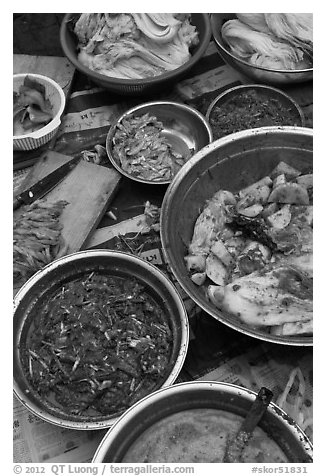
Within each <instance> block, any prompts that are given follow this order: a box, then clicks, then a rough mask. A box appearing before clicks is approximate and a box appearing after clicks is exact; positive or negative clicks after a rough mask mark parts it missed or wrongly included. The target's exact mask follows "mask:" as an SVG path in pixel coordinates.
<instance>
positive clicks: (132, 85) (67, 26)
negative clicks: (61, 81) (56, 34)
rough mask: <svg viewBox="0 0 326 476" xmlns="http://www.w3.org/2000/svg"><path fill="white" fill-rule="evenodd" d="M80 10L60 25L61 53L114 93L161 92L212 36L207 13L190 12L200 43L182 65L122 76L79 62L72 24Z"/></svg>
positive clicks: (194, 60)
mask: <svg viewBox="0 0 326 476" xmlns="http://www.w3.org/2000/svg"><path fill="white" fill-rule="evenodd" d="M79 15H80V14H79V13H67V14H66V15H65V16H64V18H63V20H62V24H61V29H60V42H61V47H62V49H63V52H64V54H65V55H66V56H67V58H68V59H69V61H71V63H72V64H73V65H74V66H75V68H77V69H78V70H79V71H80V72H81V73H83V74H85V75H86V76H88V77H89V78H90V79H91V80H92V81H93V82H94V83H96V84H98V85H99V86H101V87H103V88H105V89H108V90H109V91H112V92H114V93H117V94H128V95H135V96H136V95H142V94H153V93H158V92H161V90H162V88H163V87H169V86H171V85H173V84H174V83H176V82H177V81H179V80H180V79H181V78H182V77H184V75H185V74H187V73H188V71H189V70H190V69H191V68H193V66H195V64H196V63H198V61H199V60H200V59H201V58H202V56H203V55H204V53H205V51H206V48H207V46H208V44H209V41H210V38H211V27H210V20H209V15H208V14H207V13H192V14H191V23H192V24H193V25H195V26H196V28H197V31H198V34H199V43H198V45H196V46H195V47H194V48H193V49H192V50H191V58H190V60H189V61H188V62H187V63H185V64H184V65H182V66H180V67H179V68H176V69H174V70H172V71H168V72H167V73H164V74H161V75H159V76H154V77H152V78H145V79H122V78H113V77H110V76H106V75H104V74H99V73H97V72H95V71H93V70H91V69H89V68H87V67H86V66H84V65H83V64H82V63H80V62H79V61H78V51H77V45H78V40H77V37H76V35H75V33H74V32H73V28H72V26H73V25H74V23H75V22H76V20H77V19H78V17H79Z"/></svg>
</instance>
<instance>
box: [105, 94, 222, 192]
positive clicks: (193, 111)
mask: <svg viewBox="0 0 326 476" xmlns="http://www.w3.org/2000/svg"><path fill="white" fill-rule="evenodd" d="M160 105H162V106H165V105H169V106H173V107H176V108H178V109H183V110H184V111H187V112H189V113H191V114H193V116H195V117H197V118H198V119H199V120H200V121H201V122H202V124H203V126H205V128H206V131H207V135H208V143H211V142H212V141H213V131H212V128H211V126H210V124H209V122H208V120H207V119H206V117H205V116H204V115H203V114H202V113H201V112H199V111H197V109H195V108H193V107H191V106H188V105H187V104H183V103H179V102H176V101H150V102H146V103H142V104H139V105H138V106H134V107H132V108H130V109H128V110H127V111H125V112H124V113H123V114H121V115H120V116H119V117H118V118H117V119H115V121H114V122H113V123H112V124H111V127H110V130H109V132H108V134H107V136H106V153H107V156H108V158H109V160H110V162H111V164H112V165H113V167H114V168H115V169H116V170H117V171H118V172H120V173H121V174H122V175H124V176H125V177H127V178H128V179H130V180H134V181H136V182H140V183H143V184H147V185H168V184H169V183H171V180H172V179H170V180H146V179H143V178H141V177H136V176H135V175H132V174H129V173H128V172H126V171H125V170H124V169H123V168H122V167H120V165H119V164H118V163H117V161H116V159H115V158H114V157H113V154H112V153H111V149H112V147H111V146H112V141H113V139H114V135H115V131H116V128H117V125H118V124H119V123H120V122H121V121H123V119H125V118H126V117H127V116H130V115H132V114H133V113H134V112H137V111H141V110H142V109H144V108H147V107H151V106H160ZM197 152H198V151H197ZM197 152H196V153H197Z"/></svg>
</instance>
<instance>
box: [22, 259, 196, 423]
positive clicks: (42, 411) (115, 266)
mask: <svg viewBox="0 0 326 476" xmlns="http://www.w3.org/2000/svg"><path fill="white" fill-rule="evenodd" d="M92 271H98V272H101V273H102V274H105V273H108V274H110V275H116V276H120V277H134V278H136V279H137V280H138V281H140V282H141V283H142V284H143V285H144V286H145V287H146V289H147V292H148V293H149V294H150V295H151V296H152V297H153V299H155V300H156V301H157V302H158V303H160V305H161V306H162V308H163V309H164V311H165V314H166V315H167V318H168V320H169V327H170V329H171V332H172V335H173V342H172V349H171V354H170V359H169V361H168V364H167V366H166V369H165V373H164V374H163V375H162V376H161V379H160V380H158V381H157V382H156V383H155V387H154V388H153V389H152V391H155V390H157V389H158V388H161V387H164V386H169V385H171V384H172V383H174V381H175V379H176V378H177V376H178V373H179V372H180V370H181V368H182V365H183V362H184V359H185V357H186V353H187V348H188V340H189V325H188V318H187V313H186V310H185V307H184V304H183V301H182V299H181V297H180V295H179V294H178V292H177V290H176V289H175V287H174V286H173V284H172V283H171V282H170V281H169V279H168V278H166V276H165V275H164V274H163V273H162V272H161V271H160V270H159V269H158V268H157V267H155V266H154V265H151V264H150V263H148V262H147V261H145V260H143V259H141V258H139V257H137V256H133V255H130V254H127V253H122V252H118V251H108V250H90V251H81V252H78V253H74V254H71V255H68V256H65V257H63V258H60V259H58V260H56V261H54V262H52V263H51V264H49V265H48V266H46V267H45V268H43V269H42V270H41V271H39V272H37V273H36V274H35V275H34V276H33V277H32V278H30V279H29V281H27V283H26V284H25V285H24V286H23V287H22V288H21V289H20V291H19V292H18V293H17V295H16V297H15V301H14V321H13V372H14V393H15V395H16V397H17V398H18V399H19V401H20V402H21V403H22V404H23V405H25V406H26V407H27V409H28V410H29V411H31V412H32V413H34V414H36V415H37V416H39V417H40V418H42V419H43V420H45V421H47V422H49V423H53V424H55V425H58V426H61V427H65V428H72V429H78V430H96V429H102V428H108V427H109V426H111V425H112V424H113V423H114V422H115V421H116V420H117V419H118V417H119V416H120V415H121V414H122V413H123V412H122V411H121V412H116V413H115V414H107V415H101V416H78V415H72V414H70V413H67V412H65V411H64V409H62V408H61V409H60V408H59V406H58V405H55V404H51V402H50V401H49V400H46V399H45V398H42V397H41V396H40V395H39V394H38V393H37V392H36V391H35V390H34V389H33V388H32V386H31V384H30V383H29V381H28V379H27V376H26V372H25V370H24V368H23V365H22V360H21V351H20V349H21V347H22V346H24V344H25V342H26V340H27V338H28V330H29V328H30V326H31V322H32V319H33V311H34V310H35V309H37V308H38V307H37V306H38V304H39V303H42V302H45V301H46V300H47V299H48V298H49V297H50V296H52V295H53V292H54V291H56V290H57V289H61V287H62V285H63V284H64V283H65V282H68V281H71V280H73V279H76V278H78V277H80V276H83V275H84V274H85V273H91V272H92Z"/></svg>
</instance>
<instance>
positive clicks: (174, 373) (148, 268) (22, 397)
mask: <svg viewBox="0 0 326 476" xmlns="http://www.w3.org/2000/svg"><path fill="white" fill-rule="evenodd" d="M103 254H105V256H107V257H116V256H119V257H120V258H122V259H126V260H127V261H129V262H134V263H137V264H138V265H140V266H141V267H143V268H144V272H145V273H146V272H147V273H152V274H154V275H155V276H156V277H157V278H158V280H159V281H160V282H161V283H162V284H163V285H164V286H165V287H166V289H167V290H168V292H169V294H170V295H173V296H174V299H175V303H176V305H177V307H178V310H179V316H180V321H181V325H180V328H181V333H180V346H179V350H178V354H177V357H176V359H175V362H174V363H173V366H172V369H171V372H170V373H169V375H168V376H167V377H166V378H165V380H164V381H163V382H162V383H161V387H160V388H164V387H168V386H170V385H172V384H173V383H174V381H175V379H176V378H177V377H178V375H179V372H180V371H181V368H182V366H183V363H184V360H185V358H186V354H187V350H188V343H189V322H188V315H187V311H186V307H185V305H184V302H183V300H182V298H181V296H180V293H179V292H178V290H177V289H176V287H175V286H174V285H173V283H172V282H171V281H170V280H169V279H168V278H167V277H166V276H165V274H164V273H163V272H162V271H161V270H160V269H159V268H158V267H157V266H154V265H153V264H151V263H149V262H148V261H146V260H144V259H143V258H140V257H139V256H134V255H131V254H129V253H126V252H123V251H114V250H85V251H79V252H76V253H71V254H69V255H66V256H63V257H62V258H59V259H57V260H55V261H53V262H52V263H50V264H48V265H47V266H45V267H44V268H43V269H42V270H40V271H38V272H36V273H35V274H34V275H33V276H32V277H31V278H30V279H29V280H28V281H27V282H26V283H25V284H24V285H23V286H22V287H21V288H20V290H19V291H18V293H17V294H16V296H15V297H14V306H13V309H14V316H15V312H16V309H17V308H18V307H19V304H20V302H21V301H22V300H23V298H24V296H25V295H26V293H27V292H28V291H29V290H30V289H31V288H32V287H33V286H34V285H36V284H37V283H38V280H39V278H41V277H43V276H46V275H47V274H49V273H51V272H52V271H53V270H55V269H56V268H58V267H60V265H61V264H62V263H70V262H71V263H75V262H76V261H79V260H82V259H84V258H89V257H91V256H97V257H102V256H103ZM25 324H26V323H25V321H24V322H23V323H22V324H21V325H20V327H19V331H18V337H17V338H16V336H14V345H13V346H14V349H13V350H14V359H15V354H17V355H16V358H17V360H18V361H20V359H19V342H20V337H19V336H20V335H21V332H22V329H23V328H24V326H25ZM22 373H24V372H23V371H22ZM13 391H14V395H15V396H16V398H17V399H18V400H19V401H20V403H21V404H23V405H24V406H25V407H26V408H27V409H28V410H29V411H30V412H32V413H33V414H34V415H36V416H38V417H39V418H41V419H42V420H44V421H46V422H48V423H52V424H54V425H57V426H60V427H62V428H69V429H75V430H100V429H105V428H109V427H110V426H112V425H113V424H114V423H115V422H116V421H117V420H118V419H119V418H120V417H121V415H122V414H123V413H124V412H121V413H120V414H119V415H116V416H114V417H110V416H108V418H105V419H104V418H103V419H101V420H99V421H96V420H95V419H94V420H93V421H85V420H83V421H78V420H69V415H68V414H67V415H66V416H65V417H63V416H61V417H60V416H57V415H55V414H53V413H50V412H48V411H46V410H42V409H40V408H39V407H38V405H37V404H35V403H33V402H32V401H31V399H30V398H29V394H28V392H25V391H24V389H22V388H21V387H20V386H19V385H18V383H17V380H16V378H15V375H14V382H13Z"/></svg>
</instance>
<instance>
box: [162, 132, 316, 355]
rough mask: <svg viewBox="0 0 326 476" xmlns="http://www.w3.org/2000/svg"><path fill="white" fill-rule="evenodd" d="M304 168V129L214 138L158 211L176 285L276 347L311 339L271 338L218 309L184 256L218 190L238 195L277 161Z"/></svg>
mask: <svg viewBox="0 0 326 476" xmlns="http://www.w3.org/2000/svg"><path fill="white" fill-rule="evenodd" d="M281 160H283V161H285V162H287V163H288V164H289V165H292V166H293V167H295V168H297V169H299V170H304V169H305V168H306V167H307V166H308V167H312V164H313V132H312V129H308V128H304V127H290V126H284V127H261V128H257V129H250V130H245V131H240V132H236V133H234V134H230V135H228V136H226V137H223V138H221V139H218V140H216V141H215V142H212V143H211V144H209V145H207V146H206V147H204V149H202V150H201V151H199V152H198V153H197V154H196V155H195V156H194V157H192V158H191V159H190V160H189V162H187V163H186V164H185V165H184V166H183V168H182V169H181V170H180V172H179V173H178V174H177V175H176V177H175V178H174V180H173V181H172V182H171V184H170V186H169V187H168V189H167V191H166V193H165V196H164V199H163V203H162V208H161V240H162V246H163V249H164V253H165V255H166V259H167V261H168V263H169V265H170V268H171V270H172V272H173V274H174V276H175V277H176V279H177V281H178V282H179V283H180V285H181V286H182V287H183V289H184V290H185V291H186V293H187V294H188V295H189V296H190V297H191V298H192V299H193V301H195V302H196V303H197V304H198V305H199V306H200V307H201V308H202V309H204V310H205V311H206V312H207V313H208V314H210V315H211V316H212V317H214V318H215V319H217V320H219V321H220V322H222V323H224V324H226V325H227V326H229V327H231V328H233V329H235V330H237V331H239V332H242V333H244V334H247V335H249V336H252V337H255V338H258V339H261V340H264V341H269V342H274V343H278V344H286V345H296V346H311V345H312V344H313V339H312V337H311V336H293V337H290V336H289V337H288V336H274V335H271V334H268V333H267V332H263V331H258V330H255V329H253V328H250V327H249V326H247V325H246V324H244V323H241V321H240V320H239V319H237V318H236V317H234V316H231V315H230V314H228V313H225V312H221V311H219V310H218V309H217V308H216V307H215V306H214V305H213V304H212V303H210V302H209V301H208V300H207V299H206V297H205V293H204V291H203V290H202V289H201V288H200V287H198V286H196V285H195V284H194V283H193V282H192V280H191V279H190V276H189V273H188V271H187V269H186V266H185V260H184V256H185V255H186V254H187V252H188V251H187V250H188V245H189V243H190V241H191V239H192V234H193V229H194V224H195V221H196V219H197V217H198V215H199V212H200V211H201V210H202V209H203V207H204V205H205V203H206V201H207V200H209V199H211V198H212V196H213V195H214V193H216V191H217V190H219V189H225V190H230V191H231V192H237V191H239V190H241V189H242V188H244V187H246V186H247V185H250V184H252V183H254V182H256V181H257V180H259V179H260V178H262V177H264V176H266V175H268V174H269V173H270V172H271V171H272V170H273V168H274V167H275V166H276V165H277V164H278V163H279V162H280V161H281Z"/></svg>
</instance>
